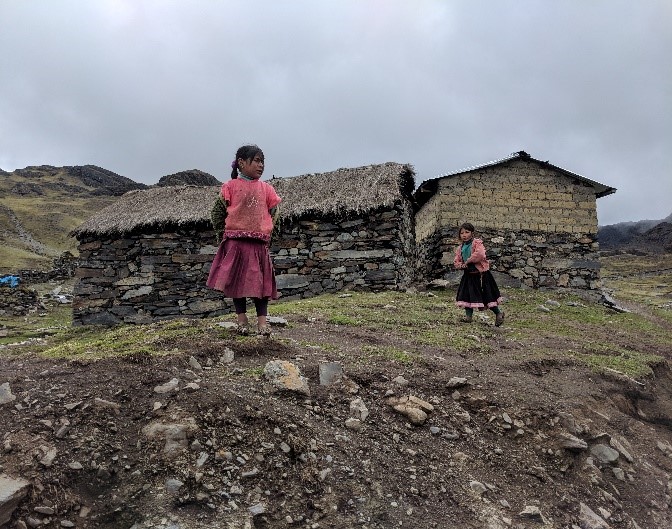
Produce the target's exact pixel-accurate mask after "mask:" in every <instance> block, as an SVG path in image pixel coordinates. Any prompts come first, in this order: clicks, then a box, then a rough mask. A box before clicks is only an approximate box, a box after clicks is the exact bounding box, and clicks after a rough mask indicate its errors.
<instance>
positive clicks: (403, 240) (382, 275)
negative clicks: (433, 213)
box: [72, 163, 415, 325]
mask: <svg viewBox="0 0 672 529" xmlns="http://www.w3.org/2000/svg"><path fill="white" fill-rule="evenodd" d="M271 183H272V184H273V185H274V187H275V188H276V190H277V191H278V194H279V195H280V196H281V197H282V198H283V202H282V203H281V205H280V207H279V215H278V219H277V221H276V230H275V232H274V235H273V240H272V246H271V254H272V256H273V259H274V263H275V269H276V275H277V279H278V287H279V290H280V292H281V294H282V296H285V297H309V296H313V295H315V294H317V293H321V292H337V291H340V290H343V289H347V288H352V289H370V290H374V289H396V288H403V287H404V286H406V285H407V284H408V283H410V281H411V280H412V278H413V274H414V269H415V253H414V249H415V241H414V231H413V208H412V205H411V204H412V194H413V188H414V187H415V183H414V175H413V170H412V168H411V167H410V166H409V165H401V164H396V163H386V164H380V165H371V166H367V167H359V168H353V169H340V170H338V171H333V172H329V173H322V174H312V175H303V176H297V177H293V178H277V179H273V180H272V181H271ZM219 189H220V188H219V186H207V187H197V186H173V187H153V188H150V189H147V190H139V191H131V192H128V193H126V194H124V195H123V196H122V197H120V198H119V200H117V201H116V202H114V203H113V204H111V205H110V206H108V207H107V208H105V209H103V210H102V211H100V212H99V213H98V214H97V215H94V216H93V217H91V218H90V219H88V220H87V221H86V222H84V223H83V224H82V225H80V226H79V227H78V228H77V229H75V230H74V231H73V232H72V235H73V236H75V237H77V239H78V242H79V253H80V256H79V266H78V268H77V270H76V272H75V277H76V278H77V282H76V284H75V288H74V292H73V294H74V301H73V322H74V323H75V324H103V325H114V324H118V323H145V322H149V321H153V320H158V319H170V318H175V317H208V316H216V315H220V314H225V313H228V312H231V310H232V303H231V300H230V299H226V298H224V297H223V296H222V295H221V293H219V292H217V291H214V290H211V289H208V288H207V287H206V286H205V281H206V279H207V274H208V272H209V270H210V264H211V262H212V259H213V257H214V254H215V253H216V250H217V247H216V242H215V233H214V231H213V228H212V225H211V223H210V211H211V208H212V205H213V203H214V201H215V198H216V197H217V194H218V193H219Z"/></svg>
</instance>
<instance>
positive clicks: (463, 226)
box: [457, 222, 476, 237]
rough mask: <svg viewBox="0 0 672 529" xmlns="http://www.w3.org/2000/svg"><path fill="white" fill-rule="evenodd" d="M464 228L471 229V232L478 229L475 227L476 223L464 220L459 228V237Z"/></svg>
mask: <svg viewBox="0 0 672 529" xmlns="http://www.w3.org/2000/svg"><path fill="white" fill-rule="evenodd" d="M462 230H467V231H470V232H471V233H474V232H475V231H476V228H474V225H473V224H472V223H471V222H463V223H462V224H460V227H459V228H458V230H457V235H458V237H459V235H460V232H461V231H462Z"/></svg>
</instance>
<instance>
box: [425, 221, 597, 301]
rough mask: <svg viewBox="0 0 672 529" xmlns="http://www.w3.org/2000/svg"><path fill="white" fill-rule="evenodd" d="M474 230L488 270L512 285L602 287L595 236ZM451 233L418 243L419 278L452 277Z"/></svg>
mask: <svg viewBox="0 0 672 529" xmlns="http://www.w3.org/2000/svg"><path fill="white" fill-rule="evenodd" d="M477 229H478V233H477V237H479V238H480V239H483V243H484V244H485V248H486V252H487V255H488V260H489V261H490V269H491V270H492V271H494V272H501V273H503V274H507V275H508V276H510V277H511V278H512V279H513V281H512V284H514V285H515V284H520V285H526V286H529V287H532V288H540V287H549V288H553V287H560V288H572V289H574V288H576V289H590V290H595V289H599V288H601V286H602V284H601V281H600V263H599V253H598V243H597V240H596V237H595V236H592V235H581V234H560V233H545V232H531V231H516V232H512V231H510V230H490V229H487V228H486V229H480V228H478V227H477ZM456 232H457V229H456V228H454V227H450V228H442V229H441V230H439V231H437V232H435V233H434V235H433V236H432V237H428V238H426V239H425V240H423V241H422V242H421V243H420V244H418V255H419V258H418V261H419V269H418V274H419V276H420V277H422V278H423V279H425V280H428V281H429V280H432V279H449V278H450V277H451V276H452V275H453V274H454V273H455V270H454V269H453V258H454V257H455V249H456V248H457V246H458V244H459V241H458V239H457V236H456ZM459 273H460V274H461V272H459Z"/></svg>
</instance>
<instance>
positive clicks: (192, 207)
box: [72, 186, 231, 325]
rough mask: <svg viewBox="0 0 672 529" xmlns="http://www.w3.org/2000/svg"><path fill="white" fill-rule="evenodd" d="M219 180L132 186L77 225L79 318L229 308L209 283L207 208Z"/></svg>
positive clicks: (91, 320) (96, 320) (109, 319)
mask: <svg viewBox="0 0 672 529" xmlns="http://www.w3.org/2000/svg"><path fill="white" fill-rule="evenodd" d="M218 192H219V186H214V187H213V186H209V187H196V186H174V187H154V188H150V189H146V190H139V191H129V192H128V193H126V194H124V195H122V196H121V197H120V198H119V199H118V200H117V201H116V202H114V203H113V204H111V205H110V206H108V207H106V208H105V209H103V210H101V211H100V212H99V213H98V214H97V215H94V216H92V217H91V218H89V219H88V220H87V221H86V222H84V223H83V224H81V225H80V226H79V227H78V228H76V229H75V230H74V231H73V232H72V235H74V236H75V237H77V240H78V242H79V266H78V268H77V270H76V271H75V277H76V278H77V281H76V283H75V287H74V290H73V295H74V300H73V304H72V312H73V323H74V324H76V325H77V324H84V325H90V324H100V325H115V324H118V323H147V322H150V321H153V320H158V319H170V318H175V317H180V316H185V317H189V316H191V317H204V316H214V315H218V314H224V313H227V312H229V311H230V309H231V303H230V300H225V299H224V298H223V297H222V296H221V295H220V294H219V293H218V292H216V291H214V290H210V289H208V288H207V287H206V286H205V280H206V279H207V274H208V271H209V269H210V263H211V261H212V258H213V256H214V254H215V252H216V250H217V247H216V243H215V233H214V231H213V229H212V226H211V224H210V208H211V207H212V204H213V203H214V201H215V199H216V197H217V193H218Z"/></svg>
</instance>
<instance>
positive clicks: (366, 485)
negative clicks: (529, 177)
mask: <svg viewBox="0 0 672 529" xmlns="http://www.w3.org/2000/svg"><path fill="white" fill-rule="evenodd" d="M508 294H509V295H510V296H512V297H515V296H516V294H515V293H508ZM403 296H404V295H401V297H399V298H396V301H395V302H392V303H390V302H389V300H388V299H387V298H386V301H385V302H382V301H381V306H380V307H377V309H376V310H380V314H381V316H380V317H381V322H382V320H383V319H384V318H390V317H391V318H392V319H393V318H394V314H395V312H396V311H399V313H400V314H401V311H404V310H405V305H406V304H410V303H414V302H415V301H414V300H415V299H417V298H419V297H423V299H426V300H428V301H427V302H428V303H430V304H431V303H433V304H434V305H431V307H433V310H434V311H435V314H436V316H437V318H436V320H435V321H432V322H428V323H427V324H426V326H421V327H422V328H420V327H419V328H418V333H420V332H421V331H422V332H425V330H426V327H429V326H431V327H432V328H433V329H434V328H436V329H440V330H442V332H444V334H442V335H441V336H443V337H451V339H450V340H451V341H445V342H444V343H442V342H441V340H439V341H437V343H434V344H429V345H428V344H427V342H421V341H419V339H418V337H414V336H413V335H412V334H411V335H409V334H406V333H401V332H399V333H397V332H394V330H390V328H389V327H383V326H382V324H381V326H380V328H378V329H377V328H376V326H375V325H373V326H372V325H356V324H352V322H341V323H342V324H338V321H337V320H335V319H334V318H333V317H328V316H326V315H325V313H324V311H323V310H317V309H316V310H315V311H314V312H313V313H311V312H310V311H294V312H292V311H290V310H287V311H286V312H283V313H282V314H280V315H278V318H279V319H278V320H277V323H278V324H283V325H276V326H275V327H274V334H273V335H272V336H271V337H270V338H264V337H257V336H248V337H240V336H238V335H237V334H235V332H233V331H232V330H229V329H228V325H227V323H228V321H230V320H231V318H228V319H227V318H224V319H222V320H217V321H215V320H212V321H191V322H190V321H185V322H173V323H166V324H162V325H163V326H161V325H159V326H158V327H156V326H155V327H154V328H152V329H150V328H147V331H146V332H147V336H149V335H150V333H153V332H155V331H156V330H157V329H159V330H160V331H161V332H160V333H159V334H160V335H161V333H163V335H165V339H164V338H159V339H153V341H152V347H153V350H155V349H156V348H157V346H158V348H159V349H160V350H161V351H162V352H163V354H161V355H156V354H153V353H151V352H149V351H148V350H147V349H146V348H143V347H141V346H138V347H136V348H134V349H133V350H132V351H126V353H128V354H124V355H117V356H113V357H107V358H99V355H96V352H97V351H98V350H99V349H100V348H101V347H102V345H101V344H100V343H99V342H96V340H94V339H91V340H90V342H88V345H87V346H86V347H89V348H90V353H91V355H90V358H89V357H87V356H86V355H78V356H77V355H75V356H70V357H68V356H64V355H63V354H53V355H52V357H45V356H44V354H38V352H39V351H38V350H41V351H46V350H48V349H45V347H44V341H42V342H40V341H39V340H37V341H35V342H33V343H32V344H31V343H30V342H27V343H26V342H23V343H22V344H20V345H14V346H12V345H5V346H3V347H2V348H0V425H2V427H1V428H0V504H2V502H3V501H4V509H5V512H4V513H3V511H2V508H3V507H2V506H0V523H1V522H2V516H7V517H9V518H11V519H10V521H9V522H8V523H7V525H6V526H7V527H19V528H26V527H78V528H94V527H95V528H124V529H129V528H133V529H140V528H165V529H190V528H205V527H208V528H293V527H297V528H298V527H301V528H350V527H361V528H370V529H373V528H392V527H409V528H419V529H421V528H452V527H455V528H458V527H459V528H488V529H497V528H516V529H522V528H567V529H570V528H571V529H575V528H582V529H599V528H607V527H612V528H628V529H636V528H640V529H653V528H666V527H672V510H670V505H671V495H672V481H671V480H670V474H671V473H672V430H671V428H670V425H672V395H671V392H672V384H671V380H670V372H669V367H668V361H669V359H670V357H671V355H672V343H669V342H668V343H667V344H666V343H658V342H654V341H652V340H650V339H649V338H647V337H646V336H643V335H641V334H640V335H636V334H632V332H630V331H628V330H627V329H625V328H624V327H623V326H622V324H621V323H620V322H619V318H620V317H621V316H619V313H617V312H615V311H610V309H607V308H603V309H599V310H601V311H602V312H604V314H605V316H604V317H605V318H607V319H608V322H609V324H610V326H606V327H608V328H602V327H605V325H603V324H601V326H600V327H597V326H596V327H588V329H590V332H589V334H590V335H587V336H585V337H584V338H583V340H582V341H581V340H580V341H577V340H576V339H575V338H566V337H563V332H564V331H563V332H559V331H557V329H556V332H554V333H551V332H547V331H546V330H544V327H542V326H541V325H540V327H539V329H538V330H535V331H534V332H533V333H531V334H530V333H529V329H524V328H523V327H526V326H528V325H533V323H523V318H522V315H521V314H518V315H517V314H516V309H515V308H514V307H510V308H507V319H506V321H505V325H504V326H503V327H501V328H495V327H494V326H493V325H492V318H491V317H490V318H488V317H486V318H476V320H477V321H476V322H475V323H473V324H471V325H464V324H463V325H460V324H458V323H457V318H458V316H459V314H458V313H457V311H456V310H455V309H453V308H452V304H451V303H450V298H451V294H450V292H448V293H438V294H436V295H435V294H431V293H424V292H417V293H409V294H406V295H405V296H407V297H403ZM353 298H354V300H355V301H356V299H357V294H354V295H353ZM335 299H336V300H337V301H336V303H339V302H342V303H346V302H347V303H351V302H352V298H335ZM339 300H340V301H339ZM383 303H384V304H383ZM423 303H424V301H423ZM566 304H567V301H566V300H565V299H559V300H558V301H553V300H549V302H548V303H546V305H545V307H544V308H545V310H542V309H541V307H534V308H530V314H532V313H533V311H536V313H537V314H538V316H535V318H532V319H525V320H524V321H525V322H530V321H531V322H535V321H540V322H543V323H545V325H548V326H550V327H549V328H553V326H556V327H558V326H560V325H565V324H566V323H567V322H566V321H564V322H560V319H561V318H562V311H563V310H569V309H563V307H566ZM639 309H641V310H640V312H641V318H643V320H642V325H643V327H642V328H646V327H645V325H646V324H649V323H650V324H651V325H656V326H658V327H660V326H661V325H662V326H667V327H666V329H667V330H670V329H671V328H672V327H671V326H670V320H669V319H661V318H660V317H659V316H655V315H654V314H652V313H651V312H650V311H649V310H648V309H647V308H646V307H644V308H642V307H639ZM519 310H520V309H519ZM577 310H580V309H577ZM554 314H555V315H554ZM591 314H593V313H592V312H591ZM638 317H640V316H638ZM283 319H284V321H283ZM586 319H587V317H586ZM285 323H286V325H284V324H285ZM176 326H180V329H181V334H179V335H174V334H172V330H174V328H175V327H176ZM383 329H384V330H383ZM115 336H117V339H118V340H123V339H124V336H123V334H119V335H115ZM152 336H154V334H152ZM45 340H47V341H48V338H45ZM446 340H447V338H446ZM594 342H600V343H606V344H607V345H608V344H609V343H611V344H613V346H614V347H615V348H617V349H618V350H620V351H623V350H633V351H641V350H643V349H645V350H646V352H647V353H648V354H651V355H657V356H659V357H661V358H662V359H663V360H662V361H655V362H652V365H653V366H654V371H653V373H652V374H650V375H649V376H644V377H630V376H628V375H626V374H624V373H623V372H619V371H618V370H613V369H612V370H610V369H608V368H607V369H601V370H599V371H596V370H595V369H593V368H591V367H590V366H589V365H588V364H586V363H585V362H580V361H575V360H573V355H572V354H571V353H573V352H574V351H575V352H576V354H579V353H581V351H582V348H585V347H587V344H590V343H594ZM465 343H466V344H467V345H464V344H465ZM469 344H472V345H469ZM542 351H543V354H542V353H541V352H542ZM549 351H550V352H549ZM552 351H558V352H560V351H562V352H563V354H557V355H555V354H553V353H552ZM621 354H622V353H621ZM339 375H340V376H339ZM12 498H14V499H15V500H16V501H15V502H14V503H12V501H11V500H12Z"/></svg>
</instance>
